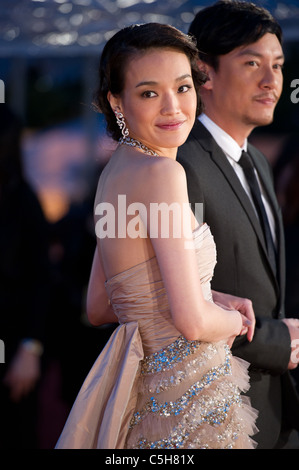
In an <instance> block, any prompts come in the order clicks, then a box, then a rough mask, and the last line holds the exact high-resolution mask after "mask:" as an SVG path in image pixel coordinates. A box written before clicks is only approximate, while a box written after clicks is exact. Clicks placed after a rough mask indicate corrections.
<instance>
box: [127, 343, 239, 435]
mask: <svg viewBox="0 0 299 470" xmlns="http://www.w3.org/2000/svg"><path fill="white" fill-rule="evenodd" d="M225 353H226V356H225V362H224V363H223V364H220V365H219V366H216V367H213V368H211V369H210V371H209V372H207V373H206V374H205V375H203V377H202V378H201V380H199V381H197V382H195V383H194V384H193V385H192V386H191V387H190V388H189V389H188V390H187V391H186V392H185V393H184V394H183V395H182V396H181V397H180V398H179V399H178V400H177V401H171V402H169V403H168V402H165V403H159V402H158V401H157V400H156V399H155V397H151V398H150V400H149V401H148V402H147V403H146V404H145V405H144V407H143V409H142V410H141V411H138V412H136V413H134V415H133V417H132V419H131V422H130V428H132V427H134V426H135V425H136V424H138V423H139V422H140V421H141V420H142V419H143V418H144V417H145V416H146V415H147V414H148V413H149V412H151V413H157V414H158V415H160V416H165V417H169V416H172V415H175V416H177V415H179V414H180V413H182V412H183V411H184V410H185V409H186V408H187V407H188V406H190V403H191V402H192V400H194V398H195V397H196V396H197V395H198V394H199V393H200V392H201V391H202V390H203V389H204V388H205V387H207V386H208V385H210V384H211V383H212V382H214V381H215V380H217V379H219V378H220V377H224V376H226V375H230V374H231V363H230V350H229V348H228V346H227V347H225Z"/></svg>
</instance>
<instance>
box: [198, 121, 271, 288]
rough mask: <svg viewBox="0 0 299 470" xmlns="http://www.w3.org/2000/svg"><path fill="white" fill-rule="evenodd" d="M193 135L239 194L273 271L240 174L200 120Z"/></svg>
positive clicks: (268, 188)
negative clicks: (238, 174)
mask: <svg viewBox="0 0 299 470" xmlns="http://www.w3.org/2000/svg"><path fill="white" fill-rule="evenodd" d="M192 135H193V137H194V138H196V139H197V140H198V141H199V142H200V145H201V146H202V147H204V149H205V150H206V151H207V152H208V153H209V154H210V157H211V159H212V160H213V161H214V163H215V164H216V165H217V166H218V168H219V169H220V170H221V171H222V173H223V175H224V177H225V178H226V180H227V182H228V183H229V185H230V187H231V189H232V191H233V192H234V193H235V195H236V196H237V198H238V200H239V202H240V204H241V205H242V207H243V209H244V211H245V213H246V214H247V217H248V219H249V221H250V223H251V225H252V227H253V229H254V231H255V233H256V236H257V237H258V239H259V242H260V244H261V246H262V248H263V251H264V254H265V257H266V259H267V261H268V264H269V267H270V268H271V271H272V267H271V265H270V262H269V259H268V253H267V248H266V244H265V239H264V235H263V231H262V228H261V225H260V223H259V221H258V219H257V216H256V213H255V211H254V209H253V207H252V204H251V202H250V200H249V198H248V196H247V194H246V192H245V190H244V188H243V186H242V184H241V182H240V180H239V178H238V176H237V175H236V173H235V171H234V169H233V168H232V166H231V164H230V163H229V162H228V160H227V157H226V155H225V154H224V152H223V151H222V149H221V148H220V147H219V145H218V144H217V143H216V141H215V140H214V138H213V137H212V136H211V134H210V133H209V132H208V130H207V129H206V128H205V127H204V126H203V125H202V124H201V123H200V122H199V121H197V123H196V124H195V126H194V128H193V129H192ZM256 160H258V158H256V157H255V158H254V161H255V162H256ZM257 167H258V170H260V169H261V168H260V165H259V164H258V165H257ZM261 173H262V175H261V179H262V181H263V184H265V187H266V188H267V193H268V194H269V196H270V195H271V194H270V193H271V188H270V187H269V185H268V184H267V178H265V176H264V174H263V171H262V172H261ZM269 199H270V200H271V204H273V197H269ZM275 212H276V210H274V213H275ZM272 273H273V271H272ZM273 276H274V278H275V280H276V276H275V274H274V273H273Z"/></svg>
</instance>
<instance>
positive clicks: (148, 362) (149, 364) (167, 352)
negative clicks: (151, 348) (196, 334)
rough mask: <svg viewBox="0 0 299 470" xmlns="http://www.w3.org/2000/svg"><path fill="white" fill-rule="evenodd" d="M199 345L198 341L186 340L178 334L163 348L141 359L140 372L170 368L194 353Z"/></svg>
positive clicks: (149, 372) (151, 372)
mask: <svg viewBox="0 0 299 470" xmlns="http://www.w3.org/2000/svg"><path fill="white" fill-rule="evenodd" d="M200 345H201V342H200V341H188V340H187V339H186V338H184V336H179V338H178V339H176V340H175V341H174V342H173V343H171V344H169V345H168V346H166V347H165V348H163V349H161V350H160V351H158V352H156V353H154V354H151V355H150V356H146V357H145V358H144V359H143V360H142V361H141V374H155V373H157V372H165V371H166V370H169V369H172V368H173V367H174V366H175V365H176V364H177V363H178V362H182V361H183V359H185V358H186V357H188V356H190V354H194V353H195V352H196V351H197V350H198V349H199V347H200Z"/></svg>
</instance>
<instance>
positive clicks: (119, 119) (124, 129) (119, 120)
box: [114, 109, 129, 139]
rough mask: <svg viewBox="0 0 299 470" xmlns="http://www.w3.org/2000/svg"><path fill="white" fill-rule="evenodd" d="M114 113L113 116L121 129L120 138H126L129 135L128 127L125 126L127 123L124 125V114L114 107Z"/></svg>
mask: <svg viewBox="0 0 299 470" xmlns="http://www.w3.org/2000/svg"><path fill="white" fill-rule="evenodd" d="M114 114H115V117H116V122H117V124H118V126H119V128H120V130H121V133H122V136H123V137H122V138H123V139H126V138H127V137H128V135H129V129H128V128H127V125H126V121H125V118H124V115H123V113H121V112H120V111H117V110H116V109H115V110H114Z"/></svg>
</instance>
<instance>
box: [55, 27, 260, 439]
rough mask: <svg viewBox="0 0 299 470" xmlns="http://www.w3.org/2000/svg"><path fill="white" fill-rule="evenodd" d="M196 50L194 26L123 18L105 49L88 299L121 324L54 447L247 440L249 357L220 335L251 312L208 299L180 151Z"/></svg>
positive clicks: (195, 105) (240, 329) (189, 115)
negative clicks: (131, 22)
mask: <svg viewBox="0 0 299 470" xmlns="http://www.w3.org/2000/svg"><path fill="white" fill-rule="evenodd" d="M196 57H197V50H196V47H195V46H194V43H193V42H192V40H191V39H190V38H189V37H188V36H185V35H184V34H183V33H181V32H179V31H178V30H176V29H175V28H173V27H171V26H166V25H161V24H153V23H152V24H145V25H141V26H132V27H129V28H125V29H123V30H121V31H120V32H118V33H117V34H116V35H115V36H113V37H112V38H111V39H110V40H109V41H108V43H107V44H106V46H105V48H104V51H103V54H102V57H101V63H100V86H99V90H98V93H97V104H98V107H99V109H100V110H101V111H102V112H103V113H104V114H105V117H106V120H107V128H108V132H109V133H110V135H111V136H112V137H113V138H114V139H115V140H116V141H119V146H118V147H117V149H116V151H115V152H114V154H113V155H112V157H111V159H110V160H109V163H108V164H107V166H106V167H105V169H104V171H103V173H102V175H101V177H100V180H99V185H98V189H97V194H96V200H95V214H96V218H95V220H96V233H97V236H98V238H97V250H96V253H95V257H94V263H93V267H92V272H91V279H90V284H89V292H88V301H87V310H88V316H89V320H90V321H91V323H92V324H94V325H100V324H102V323H108V322H114V321H117V322H119V323H120V326H119V327H118V328H117V330H116V331H115V332H114V334H113V335H112V337H111V339H110V340H109V342H108V344H107V345H106V347H105V349H104V351H103V352H102V354H101V355H100V356H99V358H98V359H97V361H96V363H95V365H94V367H93V369H92V370H91V372H90V374H89V376H88V377H87V379H86V381H85V383H84V384H83V387H82V389H81V391H80V393H79V396H78V398H77V401H76V402H75V404H74V407H73V409H72V412H71V414H70V417H69V419H68V422H67V423H66V426H65V429H64V431H63V433H62V436H61V438H60V441H59V442H58V445H57V447H58V448H186V447H188V448H227V447H229V448H231V447H235V448H252V447H253V446H254V444H253V442H252V441H251V438H250V437H249V435H250V434H251V433H252V432H253V430H254V420H255V411H254V410H252V409H251V407H250V406H249V405H248V404H245V403H244V402H243V399H241V397H240V390H246V389H247V388H248V377H247V371H246V367H247V364H244V363H243V362H241V361H239V360H237V359H234V358H232V357H231V354H230V350H229V347H228V344H227V343H229V344H231V343H232V341H233V339H234V338H235V336H237V335H239V334H246V333H247V336H248V339H249V340H251V339H252V334H253V328H254V320H253V318H252V315H250V314H249V316H250V319H251V326H249V327H248V324H249V322H248V318H247V317H246V316H245V315H242V314H241V313H240V312H239V311H237V310H229V309H227V308H225V309H222V308H221V307H219V306H217V305H216V304H215V303H213V301H212V293H211V289H210V279H211V277H212V274H213V268H214V265H215V262H216V255H215V245H214V242H213V238H212V235H211V233H210V231H209V228H208V226H207V225H205V224H201V225H199V224H198V222H197V221H196V219H195V217H194V216H193V213H192V212H191V210H190V209H189V205H188V194H187V186H186V179H185V173H184V170H183V168H182V167H181V166H180V164H179V163H177V162H176V153H177V147H178V146H179V145H182V143H183V142H184V141H185V140H186V138H187V136H188V134H189V132H190V130H191V128H192V126H193V123H194V120H195V117H196V115H197V113H198V112H199V111H200V99H199V87H200V85H201V84H202V83H203V81H204V77H203V76H202V74H201V72H199V70H198V69H197V66H196ZM157 207H159V209H160V211H159V210H157ZM186 208H188V210H187V209H186Z"/></svg>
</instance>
